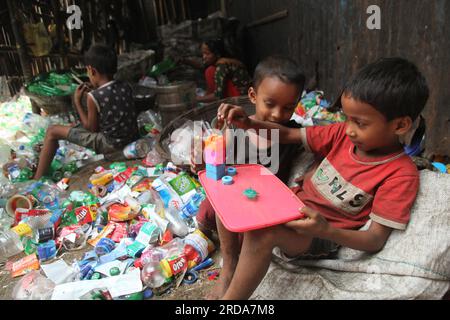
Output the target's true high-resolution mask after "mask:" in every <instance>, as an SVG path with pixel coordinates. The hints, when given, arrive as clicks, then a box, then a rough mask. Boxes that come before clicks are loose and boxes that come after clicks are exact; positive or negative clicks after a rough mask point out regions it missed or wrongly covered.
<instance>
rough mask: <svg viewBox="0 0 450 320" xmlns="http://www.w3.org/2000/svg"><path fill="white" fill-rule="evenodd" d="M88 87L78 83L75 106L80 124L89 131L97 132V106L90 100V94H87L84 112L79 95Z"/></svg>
mask: <svg viewBox="0 0 450 320" xmlns="http://www.w3.org/2000/svg"><path fill="white" fill-rule="evenodd" d="M88 90H89V89H88V88H87V87H86V86H85V85H84V84H82V85H80V86H79V87H78V88H77V91H76V92H75V99H74V100H75V101H74V102H75V107H76V109H77V112H78V114H79V116H80V120H81V125H82V126H83V128H85V129H86V130H89V131H91V132H97V130H98V123H97V107H96V105H95V102H94V101H93V100H92V98H91V97H90V96H87V114H86V112H84V110H83V107H82V105H81V97H82V96H83V94H85V93H86V92H87V91H88Z"/></svg>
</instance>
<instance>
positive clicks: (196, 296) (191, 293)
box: [0, 161, 221, 300]
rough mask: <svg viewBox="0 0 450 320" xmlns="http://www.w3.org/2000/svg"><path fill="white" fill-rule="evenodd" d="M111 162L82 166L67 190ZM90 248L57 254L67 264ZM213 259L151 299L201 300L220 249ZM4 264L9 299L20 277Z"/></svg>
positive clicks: (1, 295)
mask: <svg viewBox="0 0 450 320" xmlns="http://www.w3.org/2000/svg"><path fill="white" fill-rule="evenodd" d="M135 163H137V162H136V161H129V162H127V165H133V164H135ZM110 164H111V162H107V161H100V162H96V163H92V164H89V165H87V166H85V167H83V168H82V170H80V171H79V172H78V173H77V174H76V175H74V176H73V177H72V179H71V182H70V186H69V190H68V192H71V191H74V190H85V191H86V190H87V189H86V188H87V187H86V185H87V181H88V179H89V177H90V176H91V175H92V172H93V171H94V169H95V168H96V167H98V166H99V165H102V166H104V167H105V168H107V167H109V165H110ZM90 250H92V247H91V246H89V245H88V246H87V247H86V248H85V249H83V250H80V251H76V252H66V253H62V254H61V255H59V256H60V257H62V259H63V260H64V261H65V262H66V263H67V264H69V265H70V264H72V263H73V261H74V260H75V259H76V260H78V261H79V260H81V259H82V257H83V255H84V253H85V252H87V251H90ZM24 256H25V254H20V255H18V256H16V257H12V258H10V259H9V261H17V260H19V259H20V258H23V257H24ZM212 258H213V260H214V262H215V263H214V265H213V266H212V267H210V268H208V269H206V270H202V271H200V273H199V275H200V277H199V279H198V281H197V282H196V283H194V284H192V285H186V284H181V285H180V286H179V287H178V288H174V287H171V288H168V290H167V291H165V292H163V293H158V294H156V295H155V296H154V297H153V298H152V299H155V300H203V299H204V298H205V296H206V295H207V293H208V292H209V291H210V289H211V288H212V287H213V285H214V284H215V281H214V280H209V279H208V275H207V273H208V271H220V266H219V264H220V261H221V255H220V251H219V250H216V252H215V253H214V254H213V255H212ZM54 261H55V260H52V261H49V262H48V263H52V262H54ZM5 267H6V266H5V265H3V266H0V300H11V299H13V298H14V297H13V296H12V294H13V290H14V287H15V285H16V284H17V283H18V282H19V280H20V279H21V278H20V277H19V278H12V277H11V275H10V273H9V271H7V270H6V269H5Z"/></svg>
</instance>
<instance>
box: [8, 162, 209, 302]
mask: <svg viewBox="0 0 450 320" xmlns="http://www.w3.org/2000/svg"><path fill="white" fill-rule="evenodd" d="M145 160H147V159H145ZM145 160H144V161H143V162H142V163H141V164H137V165H134V166H127V165H126V164H125V163H113V164H111V165H110V166H109V167H97V168H96V169H95V170H94V171H93V172H92V175H91V177H90V178H89V181H88V182H87V186H86V187H88V190H89V191H81V190H79V191H72V192H70V193H69V192H66V191H64V190H62V189H61V188H59V187H58V186H57V185H56V184H55V183H53V182H52V181H50V180H42V181H37V182H32V183H29V184H26V185H25V186H23V187H22V188H21V189H19V191H20V192H19V194H14V196H13V197H18V196H20V198H19V199H21V200H22V202H20V203H16V204H15V206H16V207H14V209H15V210H14V216H13V217H11V219H10V223H11V225H10V226H11V227H12V228H11V229H9V230H7V228H5V231H7V233H8V238H7V237H6V236H5V234H3V233H2V234H1V237H3V238H5V239H7V240H8V241H6V242H3V238H2V244H1V245H2V250H3V251H5V250H9V251H8V252H9V253H8V255H5V256H7V258H11V257H13V256H14V255H16V254H18V253H20V252H25V254H26V257H25V258H22V259H19V260H17V261H12V264H9V266H10V271H11V275H12V276H13V277H21V276H27V277H30V279H31V280H33V281H34V282H36V284H30V283H29V282H30V281H31V280H29V281H21V282H19V284H17V286H18V287H17V288H16V290H15V296H14V297H13V298H16V299H43V298H48V297H49V296H48V291H47V292H46V294H45V295H43V294H42V292H41V288H47V289H48V290H50V291H52V294H51V297H52V299H103V300H108V299H110V298H111V299H114V300H133V299H143V298H144V291H145V290H147V291H148V289H150V290H151V293H152V294H151V295H150V294H149V292H147V293H146V294H145V296H147V297H151V296H153V294H156V295H161V294H163V293H165V292H167V290H168V289H169V288H172V287H177V286H178V285H189V284H190V283H191V282H190V281H189V279H191V280H192V273H189V274H188V270H191V269H193V268H195V267H196V266H199V265H201V264H202V262H205V261H206V262H208V263H209V264H208V266H210V265H211V261H210V260H209V261H208V260H207V259H208V257H209V256H210V254H211V253H212V252H213V251H214V250H215V248H214V244H213V243H212V242H211V241H210V240H209V239H208V238H207V237H206V236H205V235H204V234H202V233H201V231H199V230H198V225H197V222H196V219H195V216H196V214H197V213H198V210H199V206H200V204H201V202H202V201H203V200H204V199H205V195H204V191H203V189H202V188H201V185H200V184H199V183H198V181H197V180H196V179H194V178H193V177H191V176H190V175H189V174H187V173H186V172H183V171H181V170H180V169H179V168H177V167H176V166H175V165H173V164H172V163H167V164H163V163H161V164H158V165H156V166H154V167H148V166H146V165H145V164H144V163H145V162H146V161H145ZM28 200H29V201H28ZM8 201H9V199H7V201H6V202H7V203H8ZM28 202H29V203H31V206H30V205H29V203H28ZM10 212H11V211H10ZM4 245H6V247H5V246H4ZM11 247H12V250H11ZM75 250H85V251H86V252H85V253H84V256H83V258H82V259H81V260H79V261H76V262H74V264H73V265H72V266H71V267H69V266H68V265H67V264H65V262H64V261H62V260H61V255H62V254H64V252H68V251H75ZM44 262H45V264H44ZM40 268H41V269H42V270H43V271H44V272H45V275H47V277H48V278H45V277H44V278H42V275H40V276H36V274H33V277H34V278H31V276H30V272H35V271H36V270H39V269H40ZM193 272H198V271H193ZM185 278H189V279H188V280H187V281H184V280H185ZM42 279H45V280H48V281H40V282H38V281H37V280H42ZM49 281H50V282H49ZM34 282H33V283H34ZM192 283H193V282H192ZM30 286H32V288H31V289H28V288H29V287H30Z"/></svg>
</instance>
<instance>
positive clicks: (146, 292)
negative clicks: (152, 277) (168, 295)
mask: <svg viewBox="0 0 450 320" xmlns="http://www.w3.org/2000/svg"><path fill="white" fill-rule="evenodd" d="M152 297H153V291H152V289H150V288H147V289H145V290H144V299H151V298H152Z"/></svg>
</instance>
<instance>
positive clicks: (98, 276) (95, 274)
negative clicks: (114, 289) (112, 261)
mask: <svg viewBox="0 0 450 320" xmlns="http://www.w3.org/2000/svg"><path fill="white" fill-rule="evenodd" d="M101 278H102V275H101V274H100V273H98V272H95V273H94V274H93V275H92V277H91V280H99V279H101Z"/></svg>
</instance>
